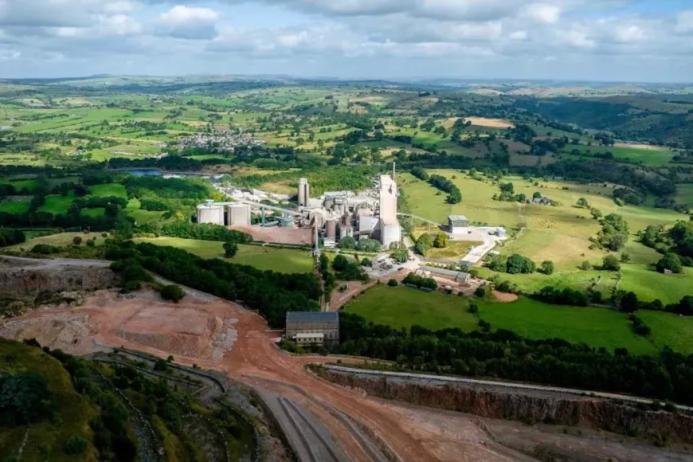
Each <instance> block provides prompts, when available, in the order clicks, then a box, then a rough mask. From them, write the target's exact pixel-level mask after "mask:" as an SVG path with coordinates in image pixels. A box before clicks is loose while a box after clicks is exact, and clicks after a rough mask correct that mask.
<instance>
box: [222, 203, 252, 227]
mask: <svg viewBox="0 0 693 462" xmlns="http://www.w3.org/2000/svg"><path fill="white" fill-rule="evenodd" d="M227 211H228V218H229V226H248V225H250V206H249V205H247V204H229V205H228V206H227Z"/></svg>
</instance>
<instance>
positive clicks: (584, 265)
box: [580, 260, 592, 271]
mask: <svg viewBox="0 0 693 462" xmlns="http://www.w3.org/2000/svg"><path fill="white" fill-rule="evenodd" d="M580 269H581V270H583V271H589V270H591V269H592V265H591V264H590V262H588V261H587V260H585V261H583V262H582V263H580Z"/></svg>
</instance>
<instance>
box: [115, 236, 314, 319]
mask: <svg viewBox="0 0 693 462" xmlns="http://www.w3.org/2000/svg"><path fill="white" fill-rule="evenodd" d="M106 258H108V259H110V260H115V261H116V262H118V263H116V265H124V266H125V268H124V269H121V275H122V274H123V273H124V272H125V271H132V272H133V277H132V279H134V280H137V279H138V278H139V277H140V276H141V273H140V274H137V273H138V272H139V271H140V270H139V269H138V266H139V267H140V268H142V269H146V270H149V271H152V272H154V273H157V274H159V275H161V276H163V277H165V278H167V279H170V280H171V281H174V282H177V283H180V284H185V285H187V286H190V287H193V288H195V289H199V290H202V291H204V292H209V293H211V294H214V295H217V296H219V297H223V298H226V299H228V300H237V301H242V302H243V304H245V305H246V306H248V307H250V308H252V309H256V310H258V311H259V312H260V314H262V315H263V316H264V317H265V318H266V319H267V322H268V323H269V325H270V326H272V327H283V326H284V321H285V317H286V312H287V311H317V310H318V309H319V306H318V303H317V300H318V299H319V298H320V295H321V294H322V290H321V287H320V282H319V281H318V279H317V278H316V277H315V275H313V274H283V273H275V272H273V271H260V270H258V269H256V268H252V267H250V266H244V265H237V264H233V263H229V262H226V261H224V260H220V259H211V260H205V259H202V258H200V257H197V256H195V255H192V254H190V253H188V252H186V251H184V250H181V249H176V248H173V247H162V246H156V245H152V244H147V243H142V244H133V243H131V242H126V243H120V244H115V245H113V246H112V247H110V248H108V249H107V250H106ZM121 262H122V263H121Z"/></svg>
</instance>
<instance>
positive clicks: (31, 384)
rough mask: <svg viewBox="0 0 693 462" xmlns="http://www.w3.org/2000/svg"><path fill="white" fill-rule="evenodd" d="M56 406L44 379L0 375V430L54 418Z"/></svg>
mask: <svg viewBox="0 0 693 462" xmlns="http://www.w3.org/2000/svg"><path fill="white" fill-rule="evenodd" d="M54 410H55V403H54V402H53V396H52V395H51V393H50V392H49V391H48V385H47V384H46V380H45V379H44V378H43V377H41V376H40V375H38V374H37V373H35V372H17V373H13V374H6V375H0V427H3V426H5V427H15V426H18V425H26V424H30V423H33V422H36V421H39V420H43V419H48V418H50V417H51V416H52V415H53V412H54Z"/></svg>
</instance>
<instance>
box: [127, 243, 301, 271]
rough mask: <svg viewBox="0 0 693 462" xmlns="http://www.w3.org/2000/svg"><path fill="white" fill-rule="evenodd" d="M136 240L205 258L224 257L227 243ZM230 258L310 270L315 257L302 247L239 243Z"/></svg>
mask: <svg viewBox="0 0 693 462" xmlns="http://www.w3.org/2000/svg"><path fill="white" fill-rule="evenodd" d="M134 240H135V242H149V243H151V244H155V245H163V246H170V247H176V248H179V249H183V250H185V251H187V252H190V253H192V254H195V255H197V256H199V257H202V258H223V257H224V248H223V244H224V243H223V242H219V241H203V240H197V239H182V238H177V237H156V238H136V239H134ZM229 261H230V262H232V263H238V264H240V265H248V266H252V267H255V268H257V269H260V270H272V271H277V272H280V273H307V272H310V271H312V270H313V257H312V256H311V254H310V252H308V251H307V250H300V249H285V248H278V247H271V246H256V245H246V244H241V245H239V246H238V253H237V254H236V255H235V256H234V257H233V258H230V259H229Z"/></svg>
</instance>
